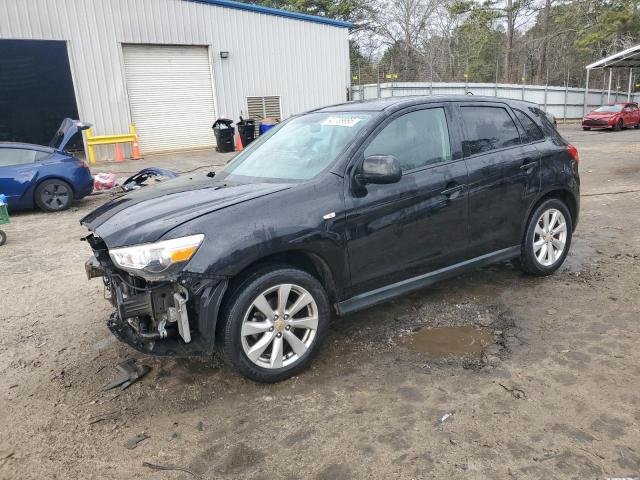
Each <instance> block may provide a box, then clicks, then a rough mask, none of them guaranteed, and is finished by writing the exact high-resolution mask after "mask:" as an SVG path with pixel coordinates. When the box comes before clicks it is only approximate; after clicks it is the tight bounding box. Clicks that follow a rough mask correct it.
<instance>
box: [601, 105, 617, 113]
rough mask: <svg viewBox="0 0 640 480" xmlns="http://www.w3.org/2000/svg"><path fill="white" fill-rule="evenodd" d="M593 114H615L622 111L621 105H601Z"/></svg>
mask: <svg viewBox="0 0 640 480" xmlns="http://www.w3.org/2000/svg"><path fill="white" fill-rule="evenodd" d="M594 111H595V112H609V113H616V112H621V111H622V105H603V106H601V107H598V108H596V109H595V110H594Z"/></svg>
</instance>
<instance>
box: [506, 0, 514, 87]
mask: <svg viewBox="0 0 640 480" xmlns="http://www.w3.org/2000/svg"><path fill="white" fill-rule="evenodd" d="M512 57H513V0H507V45H506V48H505V50H504V81H505V83H511V81H512V78H513V75H512V63H513V61H512Z"/></svg>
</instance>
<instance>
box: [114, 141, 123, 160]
mask: <svg viewBox="0 0 640 480" xmlns="http://www.w3.org/2000/svg"><path fill="white" fill-rule="evenodd" d="M116 162H124V155H123V154H122V148H121V147H120V144H119V143H116Z"/></svg>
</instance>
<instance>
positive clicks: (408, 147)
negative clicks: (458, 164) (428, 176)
mask: <svg viewBox="0 0 640 480" xmlns="http://www.w3.org/2000/svg"><path fill="white" fill-rule="evenodd" d="M370 155H393V156H394V157H396V158H397V159H398V163H400V167H401V168H402V171H403V172H407V171H410V170H415V169H417V168H421V167H426V166H428V165H433V164H435V163H440V162H444V161H448V160H451V147H450V145H449V130H448V129H447V119H446V117H445V113H444V109H443V108H429V109H426V110H417V111H415V112H410V113H405V114H404V115H402V116H400V117H398V118H396V119H394V120H392V121H391V122H390V123H389V125H387V126H386V127H384V128H383V129H382V130H381V131H380V132H379V133H378V134H377V135H376V137H375V138H374V139H373V141H372V142H371V143H370V144H369V146H368V147H367V148H366V149H365V151H364V156H365V157H368V156H370Z"/></svg>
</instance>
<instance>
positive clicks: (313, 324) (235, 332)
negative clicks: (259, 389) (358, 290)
mask: <svg viewBox="0 0 640 480" xmlns="http://www.w3.org/2000/svg"><path fill="white" fill-rule="evenodd" d="M229 295H230V296H229V298H228V300H226V301H225V306H224V307H223V310H222V314H221V316H220V322H221V324H220V326H219V329H218V333H217V335H216V337H217V342H218V345H219V347H220V350H221V352H222V355H223V357H224V359H225V361H226V362H227V363H229V364H230V365H232V366H233V367H234V368H235V369H236V370H237V371H238V372H239V373H241V374H242V375H244V376H245V377H247V378H249V379H251V380H254V381H256V382H264V383H273V382H279V381H281V380H285V379H287V378H289V377H292V376H294V375H296V374H298V373H299V372H301V371H302V370H304V369H305V368H307V367H308V366H309V364H310V363H311V361H312V360H313V358H314V357H315V356H316V355H317V353H318V351H319V350H320V347H321V345H322V342H323V341H324V339H325V337H326V335H327V331H328V328H329V320H330V315H331V310H330V307H329V298H328V296H327V293H326V292H325V290H324V288H323V287H322V285H321V284H320V282H319V281H318V280H317V279H316V278H315V277H313V276H312V275H310V274H308V273H307V272H305V271H302V270H298V269H296V268H292V267H288V266H271V267H269V268H265V269H261V270H258V271H255V272H253V273H252V274H250V275H248V276H247V277H246V278H245V279H244V280H243V281H241V282H240V283H239V284H238V285H237V286H236V287H234V288H232V290H231V291H230V293H229ZM300 304H304V306H302V307H300V308H299V309H298V307H299V305H300ZM265 310H266V311H267V312H264V311H265Z"/></svg>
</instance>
